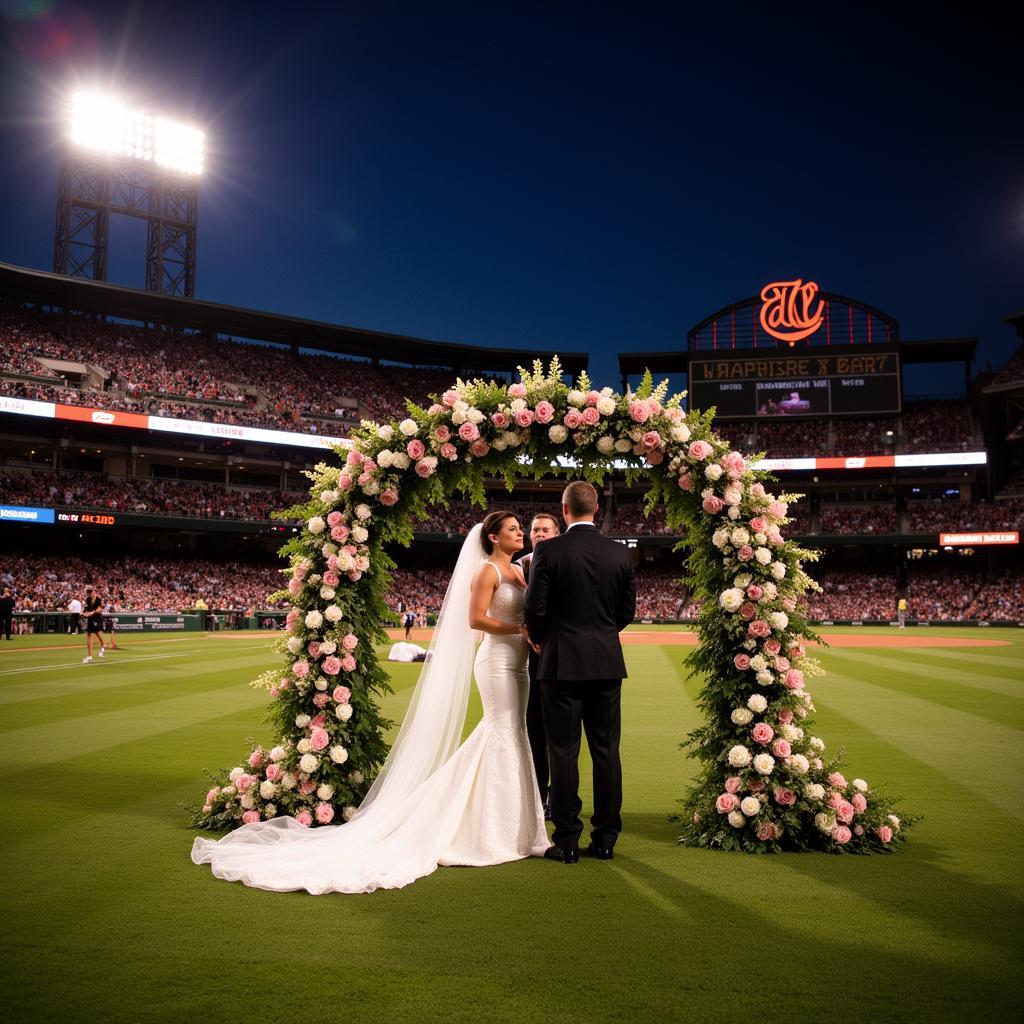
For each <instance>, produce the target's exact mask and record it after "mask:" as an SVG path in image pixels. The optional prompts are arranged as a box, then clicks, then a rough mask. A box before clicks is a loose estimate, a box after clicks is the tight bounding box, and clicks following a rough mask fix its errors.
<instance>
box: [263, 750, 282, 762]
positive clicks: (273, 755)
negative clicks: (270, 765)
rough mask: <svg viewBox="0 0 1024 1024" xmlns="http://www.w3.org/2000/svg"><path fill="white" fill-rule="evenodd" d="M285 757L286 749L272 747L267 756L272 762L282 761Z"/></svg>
mask: <svg viewBox="0 0 1024 1024" xmlns="http://www.w3.org/2000/svg"><path fill="white" fill-rule="evenodd" d="M284 755H285V749H284V747H271V748H270V753H269V754H268V755H267V756H268V757H269V758H270V760H271V761H280V760H281V759H282V758H283V757H284Z"/></svg>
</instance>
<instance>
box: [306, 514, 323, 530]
mask: <svg viewBox="0 0 1024 1024" xmlns="http://www.w3.org/2000/svg"><path fill="white" fill-rule="evenodd" d="M306 525H307V526H308V527H309V532H310V533H323V532H324V526H325V525H326V523H324V521H323V519H322V518H321V517H320V516H313V518H312V519H310V521H309V522H308V523H307V524H306Z"/></svg>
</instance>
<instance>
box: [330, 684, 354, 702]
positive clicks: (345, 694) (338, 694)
mask: <svg viewBox="0 0 1024 1024" xmlns="http://www.w3.org/2000/svg"><path fill="white" fill-rule="evenodd" d="M331 696H332V697H333V698H334V700H335V701H336V702H337V703H338V704H347V703H348V700H349V697H351V696H352V691H351V690H350V689H349V688H348V687H347V686H336V687H335V688H334V689H333V690H332V691H331Z"/></svg>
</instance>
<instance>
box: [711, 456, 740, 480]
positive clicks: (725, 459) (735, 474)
mask: <svg viewBox="0 0 1024 1024" xmlns="http://www.w3.org/2000/svg"><path fill="white" fill-rule="evenodd" d="M718 463H719V465H720V466H721V467H722V469H724V470H725V471H726V473H728V474H729V479H730V480H739V478H740V477H741V476H743V471H744V470H745V469H746V468H747V463H746V460H745V459H744V458H743V456H742V455H740V453H739V452H726V453H725V455H723V456H722V457H721V458H720V459H719V460H718Z"/></svg>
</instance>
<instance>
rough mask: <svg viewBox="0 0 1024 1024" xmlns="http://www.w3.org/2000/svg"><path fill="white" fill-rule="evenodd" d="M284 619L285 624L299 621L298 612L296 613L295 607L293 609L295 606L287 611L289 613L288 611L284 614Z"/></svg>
mask: <svg viewBox="0 0 1024 1024" xmlns="http://www.w3.org/2000/svg"><path fill="white" fill-rule="evenodd" d="M284 621H285V623H286V624H287V625H289V626H294V625H295V623H296V622H298V621H299V613H298V610H297V609H295V608H293V609H292V610H291V611H290V612H289V613H288V614H287V615H286V616H285V617H284Z"/></svg>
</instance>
